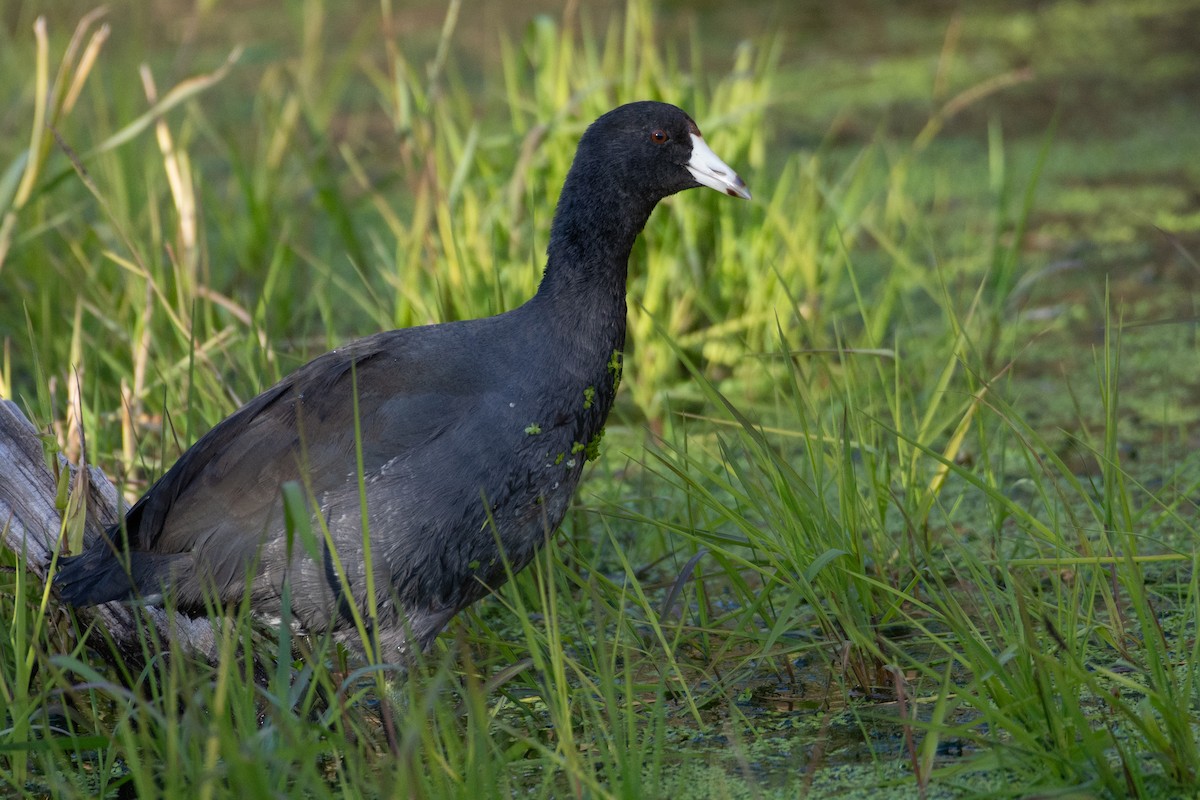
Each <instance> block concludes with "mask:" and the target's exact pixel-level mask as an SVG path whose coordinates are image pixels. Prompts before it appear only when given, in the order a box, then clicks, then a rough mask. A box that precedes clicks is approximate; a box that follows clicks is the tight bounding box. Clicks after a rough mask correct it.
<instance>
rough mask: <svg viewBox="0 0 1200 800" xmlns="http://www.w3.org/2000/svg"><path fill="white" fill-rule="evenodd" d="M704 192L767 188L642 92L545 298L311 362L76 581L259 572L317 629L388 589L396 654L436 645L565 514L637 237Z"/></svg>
mask: <svg viewBox="0 0 1200 800" xmlns="http://www.w3.org/2000/svg"><path fill="white" fill-rule="evenodd" d="M702 185H703V186H710V187H712V188H714V189H717V190H718V191H721V192H724V193H726V194H729V195H732V196H734V197H742V198H746V199H749V197H750V192H749V191H747V189H746V184H745V183H743V181H742V179H741V178H739V177H738V176H737V174H736V173H735V172H734V171H733V170H732V169H730V168H729V167H728V166H727V165H726V164H725V163H724V162H723V161H721V159H719V158H717V156H716V155H715V154H714V153H713V152H712V150H710V149H709V147H708V145H707V144H705V142H704V139H703V138H701V136H700V130H699V128H697V127H696V123H695V122H693V121H692V119H691V118H690V117H688V115H687V114H685V113H684V112H683V111H682V110H680V109H678V108H676V107H675V106H672V105H667V104H665V103H656V102H640V103H631V104H629V105H624V106H621V107H619V108H617V109H615V110H613V111H610V112H608V113H607V114H605V115H604V116H602V117H600V118H599V119H598V120H596V121H595V122H594V123H593V124H592V125H591V126H589V127H588V129H587V131H586V132H585V133H584V135H583V137H582V139H581V140H580V142H579V147H578V150H577V151H576V153H575V160H574V162H573V163H572V165H571V170H570V172H569V173H568V175H567V180H566V184H565V185H564V186H563V191H562V195H561V197H560V198H559V201H558V208H557V210H556V212H555V215H554V222H553V224H552V226H551V230H550V246H549V248H548V249H547V261H546V270H545V273H544V275H543V277H542V281H541V284H540V286H539V287H538V290H537V293H536V294H535V295H534V297H533V298H532V299H530V300H529V301H528V302H526V303H525V304H524V305H522V306H520V307H519V308H517V309H515V310H512V311H509V312H507V313H504V314H500V315H498V316H494V317H487V318H484V319H474V320H467V321H462V322H450V323H444V324H439V325H427V326H423V327H417V328H406V329H403V330H396V331H389V332H386V333H379V334H376V335H374V336H368V337H366V338H364V339H359V340H357V341H355V342H351V343H350V344H348V345H346V346H344V347H340V348H338V349H336V350H334V351H332V352H330V353H326V354H325V355H323V356H320V357H319V358H317V359H315V360H313V361H311V362H309V363H308V364H306V365H305V366H303V367H301V368H300V369H298V370H296V371H295V372H293V373H292V374H291V375H289V376H288V377H286V378H284V379H283V380H282V381H280V382H279V383H278V384H276V385H275V386H274V387H272V388H270V389H268V390H267V391H266V392H264V393H262V394H261V395H259V396H258V397H256V398H254V399H253V400H251V401H250V402H249V403H247V404H246V405H244V406H242V408H240V409H239V410H238V411H237V412H235V413H234V414H233V415H232V416H230V417H229V418H227V419H225V420H224V421H223V422H221V423H220V424H219V425H217V426H216V427H215V428H213V429H212V430H211V431H209V432H208V433H207V434H206V435H205V436H203V437H202V438H201V439H200V440H199V441H198V442H196V444H195V445H194V446H192V448H191V449H189V450H188V451H187V452H186V453H184V454H183V456H182V457H181V458H180V459H179V461H178V462H176V464H175V465H174V466H173V467H171V469H170V470H168V471H167V472H166V474H164V475H163V476H162V478H160V479H159V480H158V482H157V483H155V484H154V486H153V487H151V489H150V491H148V492H147V493H146V494H145V496H143V497H142V498H141V499H140V500H138V502H137V503H136V504H134V506H133V507H132V508H131V509H130V510H129V512H128V514H127V515H126V517H125V520H124V523H123V524H120V525H116V526H113V527H112V528H111V529H110V530H108V531H107V534H106V536H104V537H101V538H99V539H97V540H93V541H91V542H88V543H87V544H86V545H85V548H84V551H83V552H82V553H81V554H80V555H77V556H74V557H69V558H63V559H61V564H62V568H61V570H60V571H59V572H58V574H57V575H56V576H55V579H54V585H55V586H56V587H57V589H58V592H59V594H60V596H61V597H62V599H63V600H64V601H65V602H67V603H69V604H71V605H76V606H84V605H93V604H96V603H103V602H107V601H111V600H131V599H138V598H140V599H143V600H146V601H149V602H158V601H159V600H160V598H162V596H164V595H169V596H170V597H171V598H172V600H173V601H174V604H175V606H176V608H178V609H179V610H180V611H183V612H185V613H188V614H193V615H197V616H199V615H203V614H205V613H208V609H209V608H211V606H210V605H208V604H206V602H205V601H206V598H208V599H209V600H210V601H212V600H216V602H217V603H218V604H222V603H228V602H234V601H238V600H241V599H242V598H243V597H244V595H245V591H246V589H247V587H249V591H250V592H251V593H252V603H253V608H254V609H255V610H256V612H257V613H259V614H261V615H264V616H267V617H273V616H277V615H279V614H280V612H281V594H282V591H283V587H284V585H285V583H287V584H290V590H291V614H292V615H293V617H294V619H295V620H296V622H298V623H299V624H300V625H301V626H302V627H303V628H304V629H306V630H310V631H332V632H333V633H334V635H335V636H336V637H337V638H338V639H339V640H343V641H348V642H357V635H356V626H355V622H354V616H355V615H354V613H353V610H354V608H355V607H357V609H358V610H359V612H360V614H361V615H362V618H367V617H368V610H369V609H370V607H371V605H372V603H371V601H370V598H369V597H368V593H369V592H373V593H374V596H375V603H374V605H375V609H376V613H377V617H376V619H377V620H378V629H377V630H376V631H375V632H374V633H375V634H376V635H378V637H379V640H380V643H381V646H382V647H383V648H384V649H385V651H386V649H388V648H399V649H401V650H407V649H408V646H407V645H408V643H410V642H411V643H415V644H416V645H417V646H419V647H422V648H424V647H426V646H428V645H429V643H430V642H431V641H432V640H433V638H434V637H435V636H436V635H437V634H438V632H439V631H441V629H442V628H443V627H444V626H445V624H446V623H447V622H448V621H449V620H450V618H451V617H453V616H454V615H455V614H456V613H457V612H458V611H460V610H461V609H463V608H464V607H466V606H468V605H470V604H471V603H473V602H474V601H476V600H478V599H479V598H480V597H482V596H484V595H485V594H487V592H488V591H489V588H491V587H496V586H499V585H500V584H501V583H503V582H504V580H505V576H506V574H507V572H506V570H505V567H504V563H503V560H502V558H501V550H500V548H501V547H502V548H503V555H504V557H505V558H507V559H508V562H509V564H510V565H511V567H512V569H513V570H519V569H521V568H522V567H524V566H525V565H526V564H528V563H529V561H530V560H531V559H532V557H533V554H534V551H535V549H536V548H537V546H538V544H539V543H541V542H542V541H543V539H544V538H545V537H546V535H547V532H549V531H553V530H554V529H556V528H557V527H558V525H559V523H560V522H562V519H563V516H564V515H565V513H566V510H567V506H568V504H569V502H570V500H571V495H572V493H573V492H574V490H575V487H576V485H577V484H578V483H579V478H580V475H581V474H582V471H583V465H584V461H585V460H586V457H587V455H588V454H589V452H590V449H594V447H595V444H596V442H597V441H598V437H599V436H600V434H601V431H602V428H603V426H604V421H605V418H606V417H607V416H608V412H609V409H610V408H611V407H612V403H613V397H614V395H615V394H616V390H617V384H618V382H619V380H620V375H621V353H622V349H623V348H624V345H625V318H626V307H625V278H626V272H627V269H628V261H629V253H630V249H631V248H632V247H633V243H634V240H635V239H636V238H637V236H638V234H639V233H640V232H641V230H642V227H643V226H644V225H645V224H646V220H647V219H648V218H649V216H650V212H651V211H653V210H654V207H655V205H656V204H657V203H658V201H659V200H661V199H663V198H664V197H667V196H668V195H671V194H674V193H676V192H679V191H682V190H684V189H691V188H694V187H697V186H702ZM356 395H357V420H358V428H359V435H358V441H361V448H362V469H361V471H360V470H359V468H358V464H357V455H356V432H355V397H356ZM360 476H361V481H362V486H363V487H364V489H365V492H364V494H365V498H366V502H365V510H364V504H363V503H362V502H361V500H360V497H361V496H360ZM288 482H296V483H297V484H298V485H300V486H302V487H303V488H304V492H305V494H306V496H307V497H308V498H309V502H310V504H311V507H312V514H313V522H314V524H313V530H314V531H316V536H315V539H314V540H310V541H309V545H308V546H305V545H303V544H301V542H299V541H295V540H294V538H293V537H289V535H288V532H287V527H286V525H285V521H284V506H283V502H282V499H281V487H283V485H284V484H285V483H288ZM364 517H365V523H366V530H367V531H368V535H367V536H366V537H364V533H363V531H364ZM323 528H327V530H328V535H327V536H326V535H325V534H324V533H323ZM289 538H293V540H292V541H289ZM364 538H365V540H366V541H367V542H369V552H368V550H367V548H366V547H365V546H364ZM314 541H315V544H314ZM330 543H332V547H330ZM368 555H369V563H370V565H371V569H370V575H368V574H367V573H368V570H367V564H368ZM369 579H370V580H369ZM368 585H370V587H371V588H368Z"/></svg>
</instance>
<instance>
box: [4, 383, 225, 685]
mask: <svg viewBox="0 0 1200 800" xmlns="http://www.w3.org/2000/svg"><path fill="white" fill-rule="evenodd" d="M44 452H45V451H44V449H43V446H42V437H41V435H40V434H39V433H38V431H37V429H36V428H35V427H34V426H33V424H32V423H31V422H30V421H29V420H28V419H26V418H25V415H24V414H22V413H21V410H20V408H18V407H17V405H16V403H13V402H12V401H10V400H3V399H0V537H2V542H3V546H4V547H5V548H7V549H9V550H12V551H13V552H14V553H16V554H17V565H18V568H22V567H24V569H26V570H27V571H29V572H30V573H32V574H33V575H35V576H36V577H37V578H38V579H39V580H43V581H45V580H47V579H48V577H49V571H50V566H51V561H52V557H53V555H54V550H55V548H56V547H57V546H58V538H59V532H60V530H61V528H62V516H61V514H60V513H59V511H58V508H57V507H56V504H55V496H56V493H57V482H56V480H55V476H54V474H53V473H51V471H50V470H49V468H47V466H46V461H45V455H44ZM58 459H59V464H60V465H61V468H62V469H69V470H71V474H72V478H74V477H76V470H77V468H76V467H74V466H72V465H70V464H68V463H67V461H66V459H64V458H63V457H62V455H61V454H60V455H59V456H58ZM70 485H71V486H76V485H77V482H76V481H74V480H72V481H71V484H70ZM86 485H87V507H86V508H87V516H86V521H85V523H84V538H85V541H91V539H92V538H93V537H96V536H99V535H101V534H102V533H103V532H104V529H105V528H106V527H108V526H109V525H111V524H112V523H113V522H114V521H115V520H116V519H117V514H118V511H117V509H118V508H119V507H120V500H119V497H118V495H117V490H116V487H114V486H113V485H112V482H111V481H109V480H108V478H107V477H106V476H105V475H104V473H103V472H101V471H100V470H99V469H97V468H95V467H89V468H88V473H87V482H86ZM75 613H76V618H77V619H78V620H79V622H80V623H81V624H82V625H85V626H86V625H96V626H97V627H99V628H101V629H103V630H104V631H106V632H107V634H108V636H110V637H111V638H112V641H113V642H114V643H115V644H116V646H117V649H118V651H119V652H118V653H113V654H111V655H112V657H113V658H120V659H121V660H122V661H123V663H124V665H125V666H131V665H139V664H142V663H143V662H144V660H145V653H146V650H145V646H146V643H147V641H153V640H154V639H157V641H159V642H162V643H164V644H165V645H166V646H167V647H168V648H169V649H170V650H171V651H174V652H177V653H181V654H187V655H191V656H199V657H201V658H205V659H207V660H209V661H214V660H215V659H216V655H217V647H216V636H215V635H214V631H213V624H212V621H211V620H208V619H204V618H197V619H193V618H191V617H187V616H184V615H183V614H176V613H168V612H167V611H165V610H164V609H162V608H158V607H154V606H141V607H134V606H131V605H128V604H125V603H105V604H104V605H100V606H95V607H93V608H80V609H76V610H75ZM147 626H149V631H148V630H147ZM148 632H152V633H153V634H155V636H154V637H153V639H152V638H151V637H148V636H147V633H148ZM100 652H103V648H101V649H100ZM106 655H107V654H106Z"/></svg>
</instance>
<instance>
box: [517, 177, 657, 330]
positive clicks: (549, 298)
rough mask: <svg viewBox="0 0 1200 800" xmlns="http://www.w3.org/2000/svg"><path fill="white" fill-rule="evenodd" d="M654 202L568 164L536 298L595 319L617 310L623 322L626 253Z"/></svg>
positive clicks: (568, 311)
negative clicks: (543, 272) (568, 172)
mask: <svg viewBox="0 0 1200 800" xmlns="http://www.w3.org/2000/svg"><path fill="white" fill-rule="evenodd" d="M589 172H590V173H592V174H589ZM656 202H657V198H650V197H641V196H637V195H631V194H630V193H628V192H625V191H622V190H621V189H620V187H618V186H616V185H615V183H614V182H613V181H612V180H611V177H610V176H609V175H608V174H606V173H605V172H604V171H603V170H588V169H587V168H581V167H580V165H579V164H576V165H574V166H572V168H571V172H570V174H569V175H568V176H567V181H566V183H565V184H564V186H563V192H562V195H561V196H560V198H559V201H558V208H557V209H556V210H555V214H554V222H553V223H552V224H551V226H550V246H549V247H548V248H547V251H546V255H547V261H546V272H545V274H544V275H543V277H542V282H541V285H540V286H539V287H538V293H537V295H538V299H539V300H540V301H543V302H547V303H549V304H550V305H552V306H554V307H556V308H559V309H561V310H562V311H563V312H565V313H573V314H577V315H580V316H581V317H591V318H593V319H595V318H600V317H603V316H605V315H610V314H614V313H617V312H619V313H620V317H621V323H622V326H623V325H624V317H625V313H624V312H625V280H626V276H627V273H628V269H629V253H630V251H631V250H632V249H633V243H634V241H636V240H637V237H638V234H639V233H641V231H642V228H643V227H644V226H645V224H646V220H647V219H649V217H650V212H652V211H653V210H654V206H655V204H656Z"/></svg>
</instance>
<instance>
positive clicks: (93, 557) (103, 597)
mask: <svg viewBox="0 0 1200 800" xmlns="http://www.w3.org/2000/svg"><path fill="white" fill-rule="evenodd" d="M58 563H59V570H58V574H57V575H55V576H54V587H55V588H56V589H58V594H59V597H61V598H62V600H63V602H65V603H67V604H68V605H72V606H94V605H99V604H100V603H107V602H109V601H110V600H128V599H130V598H132V597H133V596H134V594H135V586H134V584H133V580H132V579H131V578H130V576H129V570H128V569H127V568H126V565H125V563H124V562H123V561H122V559H121V557H120V556H119V555H118V554H117V551H116V550H115V549H114V548H113V546H112V544H111V543H110V542H108V541H107V540H106V539H105V538H102V539H98V540H94V541H91V542H89V543H88V544H87V546H86V547H85V548H84V551H83V552H82V553H80V554H79V555H77V556H67V557H64V558H60V559H59V561H58Z"/></svg>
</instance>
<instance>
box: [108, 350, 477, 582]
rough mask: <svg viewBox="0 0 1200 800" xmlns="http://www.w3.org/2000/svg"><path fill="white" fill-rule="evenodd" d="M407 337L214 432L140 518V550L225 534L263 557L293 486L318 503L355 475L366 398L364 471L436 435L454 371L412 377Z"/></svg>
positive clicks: (336, 358)
mask: <svg viewBox="0 0 1200 800" xmlns="http://www.w3.org/2000/svg"><path fill="white" fill-rule="evenodd" d="M403 333H404V331H397V332H392V333H389V334H379V335H377V336H373V337H368V338H366V339H362V340H359V341H357V342H354V343H352V344H351V345H348V346H346V347H345V348H340V349H338V350H335V351H332V352H330V353H326V354H325V355H323V356H320V357H319V358H317V359H315V360H313V361H311V362H309V363H308V364H306V365H305V366H304V367H301V368H300V369H299V370H297V371H296V372H294V373H292V374H291V375H289V376H288V377H287V378H284V379H283V380H282V381H281V382H280V383H278V384H277V385H275V386H274V387H272V388H271V389H268V390H267V391H266V392H264V393H263V394H261V395H259V396H258V397H256V398H254V399H253V400H251V401H250V402H249V403H247V404H246V405H245V406H243V407H242V408H241V409H239V410H238V411H236V412H235V413H234V414H232V415H231V416H229V417H228V418H227V419H225V420H224V421H222V422H221V423H219V424H218V425H217V426H216V427H214V428H213V429H212V430H211V431H209V432H208V433H207V434H205V435H204V436H203V437H202V438H201V439H200V440H199V441H197V442H196V444H195V445H193V446H192V448H191V449H189V450H188V451H187V452H186V453H184V455H183V456H182V457H181V458H180V459H179V461H178V462H176V463H175V465H174V466H172V467H171V469H170V470H169V471H168V472H167V473H166V474H165V475H164V476H163V477H162V478H161V479H160V480H159V481H158V482H157V483H156V484H155V485H154V486H153V487H152V488H151V490H150V491H149V492H147V493H146V495H145V496H144V497H143V498H142V499H141V500H139V501H138V503H137V504H136V505H135V506H134V507H133V508H132V509H130V512H129V514H128V516H127V518H126V524H127V529H128V531H129V535H130V537H131V542H132V543H133V547H134V548H135V549H141V550H149V551H154V552H158V553H182V552H188V551H193V550H197V549H202V548H203V547H204V545H205V544H206V543H207V541H208V540H210V539H212V537H214V536H215V537H218V539H216V540H214V541H219V542H220V544H221V545H222V547H228V548H230V549H233V550H238V549H241V547H242V546H244V547H247V548H249V551H248V552H250V553H251V554H252V553H253V549H254V548H255V547H256V546H257V543H258V542H259V541H261V535H262V534H263V533H264V532H265V531H266V530H267V529H268V528H269V527H270V526H272V525H273V524H277V523H278V520H274V522H273V520H272V515H273V514H275V513H277V508H278V501H279V490H280V487H281V486H282V485H283V484H284V483H286V482H288V481H299V482H300V483H301V485H302V486H303V487H304V488H305V489H306V491H310V492H311V493H312V494H313V496H315V497H318V498H319V497H321V496H322V494H324V493H325V492H328V491H332V490H334V489H336V488H337V487H340V486H343V485H344V484H345V483H346V482H347V481H348V480H352V479H354V478H356V456H355V425H354V396H355V393H356V392H357V395H358V408H359V427H360V429H361V440H362V442H363V456H364V468H365V470H364V471H365V472H367V473H370V472H371V471H373V470H375V469H378V468H379V467H380V466H381V465H382V463H384V462H385V461H387V460H388V459H390V458H393V457H395V456H397V455H400V456H402V455H403V453H404V451H405V450H406V448H410V447H412V446H414V445H416V444H419V443H420V442H421V441H423V440H425V439H428V438H429V437H430V436H432V435H434V434H435V433H436V431H437V430H438V427H439V425H440V424H442V421H443V420H444V419H445V418H446V412H447V402H449V401H447V400H445V399H444V398H443V397H442V395H443V392H442V391H439V389H440V388H443V387H444V385H445V384H446V383H447V370H446V368H445V364H444V363H442V362H437V361H435V362H434V363H427V362H429V359H425V358H417V359H415V360H416V361H419V362H420V370H419V372H420V374H419V375H418V374H413V373H414V371H415V370H413V369H412V368H411V367H412V366H413V364H412V362H413V361H414V358H413V356H414V354H413V353H412V352H410V348H407V347H406V342H405V341H404V337H402V336H401V334H403ZM454 380H458V379H456V378H455V379H454ZM451 389H452V390H453V387H451ZM458 389H459V390H460V391H459V395H460V396H461V393H462V392H461V390H462V387H461V386H459V387H458ZM233 560H237V558H236V557H234V558H233Z"/></svg>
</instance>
